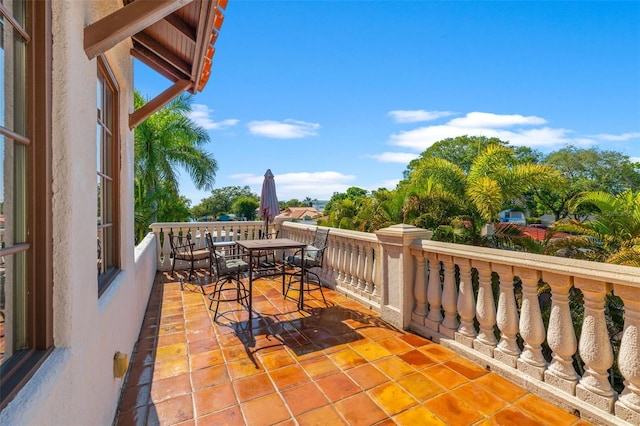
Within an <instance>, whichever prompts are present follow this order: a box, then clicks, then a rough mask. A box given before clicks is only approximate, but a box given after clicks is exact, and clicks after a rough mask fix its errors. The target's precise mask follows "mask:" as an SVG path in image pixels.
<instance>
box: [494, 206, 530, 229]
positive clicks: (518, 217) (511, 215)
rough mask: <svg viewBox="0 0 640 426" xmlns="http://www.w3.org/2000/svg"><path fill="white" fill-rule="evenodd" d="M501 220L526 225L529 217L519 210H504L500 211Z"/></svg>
mask: <svg viewBox="0 0 640 426" xmlns="http://www.w3.org/2000/svg"><path fill="white" fill-rule="evenodd" d="M500 222H508V223H515V224H517V225H526V224H527V219H526V217H525V214H524V213H523V212H521V211H519V210H514V209H511V210H503V211H501V212H500Z"/></svg>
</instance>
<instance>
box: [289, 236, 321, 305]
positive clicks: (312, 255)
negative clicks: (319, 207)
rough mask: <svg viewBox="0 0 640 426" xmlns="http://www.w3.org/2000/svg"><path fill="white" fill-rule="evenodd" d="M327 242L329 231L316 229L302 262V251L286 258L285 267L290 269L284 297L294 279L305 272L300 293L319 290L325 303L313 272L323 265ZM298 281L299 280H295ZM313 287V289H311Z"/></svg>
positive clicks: (319, 284) (317, 276)
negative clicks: (313, 278) (312, 278)
mask: <svg viewBox="0 0 640 426" xmlns="http://www.w3.org/2000/svg"><path fill="white" fill-rule="evenodd" d="M328 240H329V229H326V228H316V232H315V235H314V238H313V242H312V243H311V244H309V245H308V246H307V247H305V249H304V260H303V259H302V250H298V251H296V252H295V253H294V254H293V255H291V256H287V259H286V260H287V266H288V267H289V268H291V269H292V271H291V272H290V273H289V283H288V285H287V288H286V290H285V293H284V296H285V297H287V294H288V293H289V289H290V288H291V283H292V282H295V281H296V277H301V276H302V271H303V270H304V271H305V280H304V284H305V286H304V288H300V291H307V292H309V291H312V290H317V289H319V290H320V294H321V295H322V300H323V301H324V303H325V304H326V303H327V299H325V297H324V292H323V291H322V282H321V281H320V276H319V275H318V273H316V272H314V271H313V270H318V272H319V271H320V270H322V267H323V265H324V252H325V250H326V248H327V242H328ZM310 275H312V276H314V277H315V280H314V281H315V282H313V281H312V280H311V279H310V277H309V276H310ZM297 281H300V279H297ZM312 286H314V287H312Z"/></svg>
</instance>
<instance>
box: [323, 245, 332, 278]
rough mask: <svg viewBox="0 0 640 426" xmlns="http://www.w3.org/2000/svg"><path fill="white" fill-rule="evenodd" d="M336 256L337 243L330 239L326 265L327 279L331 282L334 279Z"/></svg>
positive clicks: (325, 260)
mask: <svg viewBox="0 0 640 426" xmlns="http://www.w3.org/2000/svg"><path fill="white" fill-rule="evenodd" d="M334 255H335V241H334V240H333V239H329V240H328V241H327V251H326V252H325V258H324V264H325V268H327V272H326V275H325V276H326V277H327V278H328V279H329V280H331V278H333V277H334V265H335V263H334V258H333V256H334Z"/></svg>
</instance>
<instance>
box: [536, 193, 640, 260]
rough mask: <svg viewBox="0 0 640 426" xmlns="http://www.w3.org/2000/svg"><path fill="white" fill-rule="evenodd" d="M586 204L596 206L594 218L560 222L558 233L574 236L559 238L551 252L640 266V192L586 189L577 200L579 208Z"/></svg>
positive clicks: (574, 202)
mask: <svg viewBox="0 0 640 426" xmlns="http://www.w3.org/2000/svg"><path fill="white" fill-rule="evenodd" d="M584 204H588V205H590V206H593V207H594V208H595V209H596V213H595V215H594V218H593V219H590V220H587V221H585V222H579V221H577V220H571V221H569V222H556V223H555V224H554V225H553V227H552V229H553V231H554V232H570V233H572V235H571V236H569V237H566V238H562V239H558V240H555V241H554V243H552V244H550V246H549V248H548V250H547V252H548V254H556V255H557V254H562V255H564V256H568V257H577V258H584V259H588V260H593V261H598V262H607V263H616V264H620V265H628V266H638V267H640V192H636V193H634V192H633V191H630V190H628V191H624V192H622V193H620V194H618V195H611V194H608V193H606V192H597V191H596V192H586V193H583V194H581V195H579V196H578V197H577V198H576V199H575V200H574V201H573V207H575V208H577V207H580V206H581V205H584Z"/></svg>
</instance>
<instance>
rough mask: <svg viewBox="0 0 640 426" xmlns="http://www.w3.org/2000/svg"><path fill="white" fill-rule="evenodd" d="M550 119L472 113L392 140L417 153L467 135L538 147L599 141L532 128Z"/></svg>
mask: <svg viewBox="0 0 640 426" xmlns="http://www.w3.org/2000/svg"><path fill="white" fill-rule="evenodd" d="M546 122H547V121H546V120H545V119H544V118H541V117H536V116H523V115H519V114H509V115H500V114H493V113H484V112H471V113H468V114H467V115H466V116H464V117H460V118H454V119H452V120H450V121H448V122H447V123H445V124H438V125H434V126H425V127H419V128H416V129H412V130H406V131H401V132H398V133H394V134H392V135H391V136H390V139H389V143H390V144H391V145H395V146H401V147H405V148H411V149H413V150H415V151H417V152H422V151H424V150H425V149H427V148H429V147H430V146H431V145H433V144H434V143H435V142H438V141H440V140H443V139H447V138H455V137H458V136H465V135H469V136H486V137H489V138H491V137H496V138H499V139H501V140H503V141H508V142H509V143H510V144H511V145H517V146H520V145H524V146H529V147H531V148H536V149H544V148H553V149H556V148H559V147H561V146H563V145H567V144H573V145H576V146H588V145H592V144H594V143H595V141H594V140H593V139H591V138H585V137H576V136H572V133H573V131H572V130H569V129H562V128H552V127H548V126H545V127H534V128H531V126H535V125H540V124H544V123H546ZM522 126H526V128H525V127H522ZM507 128H509V129H507Z"/></svg>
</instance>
